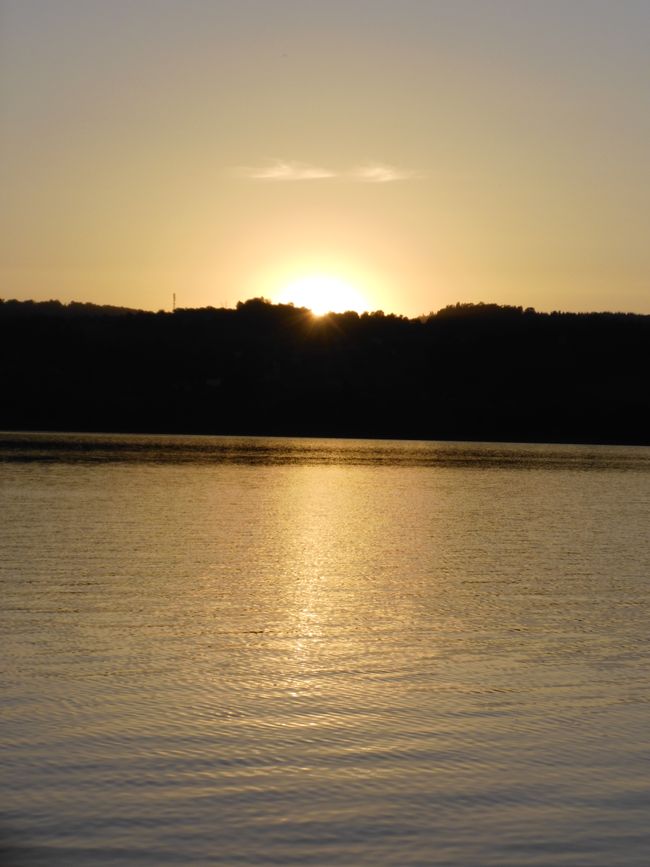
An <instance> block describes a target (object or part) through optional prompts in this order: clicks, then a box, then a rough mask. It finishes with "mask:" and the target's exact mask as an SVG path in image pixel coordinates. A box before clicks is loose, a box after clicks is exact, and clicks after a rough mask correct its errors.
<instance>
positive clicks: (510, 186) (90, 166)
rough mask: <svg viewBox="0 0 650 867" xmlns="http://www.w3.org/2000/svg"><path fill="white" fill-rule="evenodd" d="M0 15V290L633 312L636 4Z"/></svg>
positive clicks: (219, 4) (646, 144)
mask: <svg viewBox="0 0 650 867" xmlns="http://www.w3.org/2000/svg"><path fill="white" fill-rule="evenodd" d="M0 9H1V19H0V27H1V44H0V123H1V126H2V129H1V137H0V140H1V144H0V148H1V153H0V157H1V159H0V172H1V173H2V177H1V185H2V191H3V192H2V201H3V204H2V206H1V210H2V226H1V232H0V245H1V247H0V257H1V258H0V263H1V282H0V297H4V298H23V299H26V298H35V299H45V298H59V299H60V300H62V301H70V300H73V299H75V300H81V301H94V302H97V303H105V304H119V305H126V306H132V307H144V308H150V309H159V308H169V307H170V306H171V301H172V294H173V293H176V296H177V304H178V305H179V306H186V307H199V306H205V305H214V306H222V305H228V306H233V305H234V304H235V303H236V302H237V301H238V300H240V299H245V298H248V297H251V296H257V295H264V296H266V297H270V298H275V297H278V296H279V293H281V291H282V289H283V287H284V286H285V285H286V284H287V283H291V282H293V281H294V280H298V279H300V278H302V277H304V276H305V275H309V274H312V273H318V274H325V275H333V276H334V277H337V278H338V279H341V280H345V281H347V282H349V283H350V284H351V285H352V286H354V287H355V288H357V289H358V290H359V291H360V292H361V293H362V294H364V295H365V296H366V298H367V299H368V302H369V306H370V307H371V309H376V308H383V309H384V310H386V311H387V312H388V311H390V312H396V313H403V314H406V315H409V316H415V315H419V314H421V313H425V312H429V311H431V310H437V309H438V308H440V307H442V306H444V305H445V304H449V303H454V302H456V301H495V302H498V303H503V304H509V303H510V304H522V305H524V306H533V307H536V308H537V309H539V310H550V309H564V310H630V311H638V312H646V313H648V312H650V243H649V239H648V226H649V214H650V161H649V156H648V155H649V153H650V61H649V59H648V46H649V45H650V3H648V2H646V0H639V2H637V0H617V2H600V0H573V2H572V0H562V2H561V0H540V2H530V0H516V2H498V0H484V2H480V0H476V2H463V0H453V2H452V0H450V2H437V0H110V2H109V0H1V2H0Z"/></svg>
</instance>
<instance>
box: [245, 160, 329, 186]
mask: <svg viewBox="0 0 650 867" xmlns="http://www.w3.org/2000/svg"><path fill="white" fill-rule="evenodd" d="M238 173H239V174H241V175H243V176H244V177H247V178H251V179H252V180H255V181H318V180H322V179H323V178H335V177H336V172H331V171H330V170H329V169H324V168H321V167H320V166H310V165H307V164H306V163H289V162H284V161H283V160H274V161H273V162H272V163H270V164H269V165H266V166H261V167H259V168H251V167H249V168H242V169H239V171H238Z"/></svg>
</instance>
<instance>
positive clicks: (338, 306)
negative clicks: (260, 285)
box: [277, 274, 368, 316]
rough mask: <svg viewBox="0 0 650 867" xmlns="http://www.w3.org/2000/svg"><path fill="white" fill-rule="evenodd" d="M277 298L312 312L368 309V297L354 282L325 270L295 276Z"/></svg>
mask: <svg viewBox="0 0 650 867" xmlns="http://www.w3.org/2000/svg"><path fill="white" fill-rule="evenodd" d="M277 301H278V302H280V303H281V304H295V306H296V307H308V308H309V309H310V310H311V312H312V313H313V314H314V315H315V316H323V315H324V314H325V313H345V312H346V311H347V310H354V311H356V312H357V313H364V312H365V311H366V310H368V302H367V300H366V299H365V298H364V297H363V295H362V294H361V293H360V292H359V291H358V290H357V289H355V288H354V286H350V284H349V283H346V282H345V280H341V279H339V278H338V277H332V276H330V275H328V274H311V275H309V276H307V277H301V278H300V279H299V280H294V281H293V283H289V284H288V285H287V286H285V287H284V289H282V290H281V291H280V292H279V293H278V296H277Z"/></svg>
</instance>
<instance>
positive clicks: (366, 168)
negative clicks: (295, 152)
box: [235, 160, 422, 184]
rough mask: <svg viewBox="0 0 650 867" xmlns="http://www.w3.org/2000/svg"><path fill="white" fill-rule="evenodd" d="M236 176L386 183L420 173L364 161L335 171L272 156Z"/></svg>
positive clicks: (414, 176) (242, 168) (272, 179)
mask: <svg viewBox="0 0 650 867" xmlns="http://www.w3.org/2000/svg"><path fill="white" fill-rule="evenodd" d="M235 173H236V174H237V175H238V176H239V177H244V178H248V179H249V180H254V181H320V180H333V179H336V178H338V179H340V180H345V181H353V182H357V183H366V184H387V183H391V182H393V181H407V180H410V179H412V178H418V177H422V175H418V174H416V173H415V172H411V171H406V170H405V169H399V168H397V167H395V166H391V165H388V164H387V163H376V162H372V163H365V164H364V165H361V166H358V167H357V168H355V169H352V170H351V171H347V172H337V171H333V170H332V169H326V168H323V167H322V166H312V165H309V164H308V163H298V162H287V161H286V160H274V161H273V162H271V163H269V164H268V165H265V166H259V167H253V166H244V167H241V168H238V169H236V170H235Z"/></svg>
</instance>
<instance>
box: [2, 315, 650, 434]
mask: <svg viewBox="0 0 650 867" xmlns="http://www.w3.org/2000/svg"><path fill="white" fill-rule="evenodd" d="M649 347H650V316H642V315H637V314H625V313H589V314H576V313H536V312H535V311H534V310H532V309H530V308H529V309H526V310H524V309H522V308H520V307H502V306H498V305H495V304H458V305H455V306H452V307H446V308H444V309H443V310H440V311H439V312H438V313H435V314H432V315H431V316H429V317H426V318H424V317H423V318H421V319H406V318H404V317H399V316H393V315H384V314H383V313H380V312H379V313H372V314H364V315H362V316H359V315H357V314H356V313H343V314H330V315H328V316H325V317H322V318H321V319H317V318H314V317H313V316H312V315H311V314H310V313H309V311H307V310H304V309H301V308H294V307H292V306H291V305H273V304H270V303H268V302H266V301H264V300H262V299H254V300H252V301H247V302H245V303H240V304H239V305H238V306H237V309H236V310H230V309H215V308H205V309H199V310H189V309H186V310H176V311H175V312H174V313H164V312H159V313H150V312H144V311H133V310H127V309H124V308H116V307H101V306H97V305H92V304H71V305H62V304H59V303H58V302H52V301H51V302H44V303H36V302H18V301H4V302H0V429H4V430H76V431H107V432H108V431H114V432H119V431H124V432H152V433H162V432H167V433H214V434H259V435H272V434H275V435H288V436H346V437H347V436H350V437H390V438H409V439H458V440H498V441H510V442H590V443H621V444H624V443H631V444H634V443H636V444H650V431H649V425H648V419H649V418H650V388H649V387H648V372H649V365H648V354H649V353H648V350H649Z"/></svg>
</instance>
